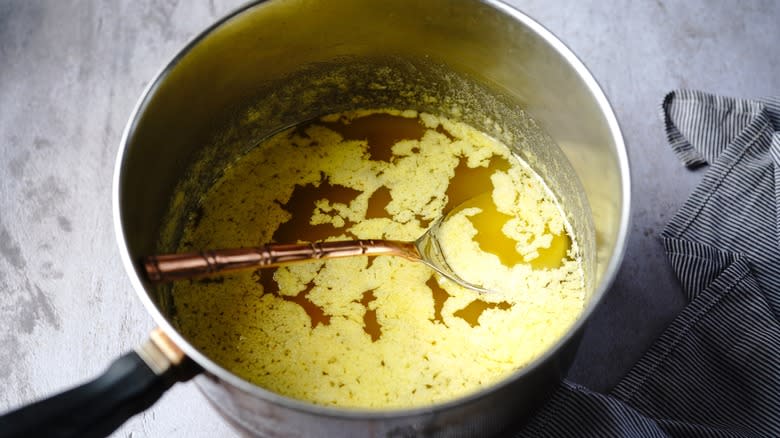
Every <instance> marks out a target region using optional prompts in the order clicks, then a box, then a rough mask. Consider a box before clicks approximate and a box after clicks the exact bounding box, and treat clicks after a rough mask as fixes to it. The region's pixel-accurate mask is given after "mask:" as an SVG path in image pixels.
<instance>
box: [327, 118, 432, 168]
mask: <svg viewBox="0 0 780 438" xmlns="http://www.w3.org/2000/svg"><path fill="white" fill-rule="evenodd" d="M317 124H318V125H322V126H324V127H326V128H328V129H332V130H333V131H336V132H338V133H339V134H341V136H342V137H343V138H344V140H365V141H366V143H367V145H368V153H369V155H370V156H371V159H372V160H379V161H390V160H391V159H392V157H393V151H392V150H391V148H392V147H393V145H394V144H396V143H397V142H398V141H400V140H419V139H421V138H422V136H423V135H425V131H426V128H425V126H423V125H422V123H420V119H418V118H409V117H401V116H397V115H392V114H386V113H374V114H369V115H367V116H363V117H358V118H354V119H351V120H348V119H344V118H340V119H339V120H338V121H336V122H322V121H320V122H317Z"/></svg>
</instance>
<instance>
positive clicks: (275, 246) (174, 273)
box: [143, 240, 420, 282]
mask: <svg viewBox="0 0 780 438" xmlns="http://www.w3.org/2000/svg"><path fill="white" fill-rule="evenodd" d="M361 255H363V256H379V255H392V256H400V257H404V258H407V259H411V260H420V253H419V252H418V251H417V247H416V246H415V244H414V242H400V241H395V240H349V241H342V242H313V243H293V244H289V243H269V244H266V245H263V246H260V247H257V248H240V249H219V250H213V251H202V252H193V253H187V254H163V255H155V256H148V257H145V258H144V260H143V265H144V269H146V275H147V277H148V278H149V280H151V281H152V282H167V281H173V280H183V279H188V278H193V277H202V276H206V275H214V274H218V273H220V272H226V271H236V270H241V269H248V268H272V267H276V266H279V265H283V264H288V263H296V262H305V261H308V260H317V259H333V258H341V257H354V256H361Z"/></svg>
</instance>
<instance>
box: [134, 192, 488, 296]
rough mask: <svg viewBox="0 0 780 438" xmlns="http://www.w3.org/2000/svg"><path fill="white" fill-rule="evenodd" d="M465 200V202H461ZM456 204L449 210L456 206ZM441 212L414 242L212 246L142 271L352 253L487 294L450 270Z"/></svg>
mask: <svg viewBox="0 0 780 438" xmlns="http://www.w3.org/2000/svg"><path fill="white" fill-rule="evenodd" d="M467 202H468V201H467ZM460 209H461V207H460V206H459V207H457V208H455V209H454V210H453V211H458V210H460ZM445 218H446V216H442V217H440V218H438V219H437V220H436V221H434V222H433V224H432V225H431V227H430V228H428V230H427V231H426V232H425V233H424V234H423V235H422V236H420V238H418V239H417V240H415V241H414V242H406V241H398V240H375V239H371V240H347V241H335V242H313V243H292V244H291V243H268V244H265V245H262V246H259V247H256V248H238V249H218V250H210V251H201V252H193V253H187V254H164V255H155V256H148V257H145V258H144V260H143V265H144V268H145V269H146V274H147V276H148V278H149V280H150V281H152V282H168V281H174V280H183V279H188V278H194V277H203V276H208V275H215V274H218V273H222V272H227V271H237V270H242V269H249V268H273V267H277V266H280V265H286V264H291V263H300V262H307V261H312V260H321V259H335V258H342V257H354V256H380V255H384V256H398V257H403V258H405V259H407V260H412V261H415V262H422V263H424V264H425V265H427V266H428V267H430V268H431V269H433V270H434V271H436V272H438V273H439V274H441V275H442V276H444V277H445V278H447V279H449V280H452V281H454V282H455V283H457V284H459V285H461V286H463V287H465V288H468V289H471V290H474V291H477V292H483V293H485V292H492V291H491V290H489V289H485V288H484V287H481V286H479V285H476V284H473V283H470V282H468V281H466V280H464V279H462V278H461V277H460V276H459V275H458V274H456V273H455V272H454V271H453V269H452V268H451V267H450V265H449V263H447V259H446V258H445V257H444V254H443V253H442V251H441V247H440V246H439V240H438V233H439V228H440V227H441V224H442V221H443V220H444V219H445Z"/></svg>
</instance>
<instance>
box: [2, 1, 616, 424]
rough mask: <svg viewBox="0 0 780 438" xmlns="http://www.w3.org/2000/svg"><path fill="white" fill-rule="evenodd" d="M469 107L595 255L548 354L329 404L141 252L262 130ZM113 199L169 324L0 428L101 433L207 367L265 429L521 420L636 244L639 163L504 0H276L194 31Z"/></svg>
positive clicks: (457, 114) (132, 148)
mask: <svg viewBox="0 0 780 438" xmlns="http://www.w3.org/2000/svg"><path fill="white" fill-rule="evenodd" d="M376 107H397V108H402V109H407V108H412V109H418V110H425V111H429V112H433V113H438V114H441V115H443V116H446V117H449V118H452V119H457V120H463V121H465V122H467V123H469V124H471V125H473V126H475V127H477V128H479V129H482V130H484V131H485V132H488V133H490V134H492V135H495V136H496V137H498V138H499V139H501V140H503V141H504V142H505V143H507V144H508V145H509V146H510V147H512V148H514V149H515V150H516V151H517V153H518V154H519V155H520V156H522V157H523V158H524V159H525V160H526V161H527V162H529V163H530V164H531V165H532V166H533V167H534V168H535V169H536V170H537V172H539V173H540V174H541V175H542V176H543V177H544V178H545V179H546V180H547V182H548V184H549V185H550V187H551V188H552V190H553V191H554V192H555V193H556V195H557V196H558V197H559V198H560V200H561V202H562V203H563V205H564V209H565V210H566V211H567V212H568V214H569V220H570V221H571V223H572V225H573V227H574V230H575V234H576V238H577V239H578V241H579V243H580V245H581V248H582V253H583V255H584V260H583V263H584V268H585V272H586V283H587V284H586V286H587V291H588V296H589V299H588V302H587V305H586V309H585V310H584V311H583V313H582V315H581V316H580V318H579V319H578V320H577V322H576V323H575V324H574V326H573V327H571V329H570V330H569V332H568V333H567V334H566V335H565V336H564V337H563V338H562V339H561V340H560V341H559V342H557V343H556V344H555V345H554V346H553V347H552V348H550V349H549V351H547V352H546V353H545V354H543V355H542V356H541V357H539V358H538V359H537V360H535V361H534V362H533V363H532V364H530V365H529V366H527V367H524V368H522V369H520V370H518V371H516V372H514V373H512V374H511V375H509V376H507V377H506V378H504V379H503V380H501V381H500V382H498V383H495V384H493V385H492V386H489V387H487V388H484V389H481V390H479V391H477V392H474V393H472V394H470V395H467V396H465V397H462V398H459V399H456V400H452V401H448V402H445V403H440V404H435V405H431V406H425V407H419V408H413V409H393V410H367V409H343V408H334V407H324V406H319V405H315V404H312V403H307V402H303V401H299V400H293V399H290V398H287V397H284V396H281V395H278V394H275V393H273V392H270V391H268V390H266V389H263V388H261V387H258V386H256V385H253V384H252V383H249V382H247V381H245V380H242V379H241V378H239V377H238V376H236V375H234V374H232V373H231V372H230V370H228V369H225V368H223V367H221V366H219V365H218V364H216V363H215V362H213V361H212V360H211V359H209V358H208V357H206V356H205V355H203V354H202V353H201V352H199V351H198V350H197V349H196V348H195V347H194V346H193V345H191V344H190V343H189V342H188V341H187V339H185V338H184V337H183V336H182V335H181V334H180V333H179V332H178V331H177V329H176V326H175V323H174V322H175V321H174V318H173V316H174V312H175V309H174V307H173V306H172V305H171V303H170V297H169V295H168V294H167V292H168V291H167V289H165V287H158V286H153V285H151V284H150V283H148V282H147V281H146V280H145V279H144V277H143V270H142V266H141V265H140V260H141V258H142V256H144V255H148V254H155V253H160V252H170V251H172V250H175V245H176V243H177V236H178V235H180V232H181V228H182V224H183V218H184V217H186V214H187V212H188V211H191V210H192V209H193V208H194V207H195V206H196V204H197V200H198V194H199V193H202V192H203V190H205V188H206V187H208V185H209V184H210V183H211V182H213V181H214V179H215V178H216V177H217V176H218V175H219V172H220V171H221V169H224V167H225V166H226V165H227V164H228V163H230V162H231V161H232V160H234V159H235V158H236V157H237V156H239V155H240V154H241V153H243V152H245V151H246V150H247V149H248V148H250V147H252V146H254V145H255V144H256V142H257V141H258V140H259V139H262V138H264V137H267V136H268V135H270V134H272V133H274V132H277V131H278V130H279V129H282V128H285V127H288V126H292V125H294V124H295V123H300V122H302V121H306V120H311V119H312V118H315V117H317V116H320V115H323V114H327V113H333V112H337V111H343V110H346V109H355V108H376ZM113 193H114V204H113V209H114V211H113V214H114V223H115V228H116V236H117V242H118V244H119V248H120V252H121V255H122V259H123V261H124V265H125V267H126V270H127V273H128V276H129V278H130V281H131V283H132V284H133V287H134V288H135V290H136V292H137V294H138V296H139V298H140V299H141V301H143V303H144V305H145V306H146V308H147V309H148V311H149V313H150V314H151V315H152V317H153V318H154V320H155V321H156V322H157V324H158V325H159V329H158V330H156V331H155V332H154V333H152V335H151V336H150V338H149V340H148V341H147V342H146V343H145V344H144V345H142V346H141V347H139V348H138V349H136V351H134V352H131V353H129V354H127V355H125V356H123V357H122V358H120V359H118V360H117V361H115V362H114V364H113V365H111V366H110V367H109V369H108V370H107V371H106V373H105V374H104V375H102V376H100V377H98V378H97V379H96V380H94V381H92V382H89V383H87V384H85V385H83V386H81V387H78V388H75V389H72V390H70V391H68V392H66V393H63V394H60V395H58V396H55V397H53V398H51V399H48V400H44V401H41V402H38V403H35V404H33V405H30V406H27V407H24V408H21V409H19V410H17V411H14V412H11V413H9V414H6V415H4V416H3V417H0V436H3V437H6V436H79V437H88V436H101V435H105V434H108V433H110V432H111V431H112V430H114V429H115V428H116V427H118V425H120V424H121V423H122V422H123V421H124V420H126V419H127V418H129V417H130V416H132V415H134V414H136V413H138V412H140V411H141V410H143V409H145V408H147V407H148V406H150V405H151V404H152V403H154V401H155V400H157V398H159V396H160V395H161V394H162V393H163V392H164V391H165V390H166V389H167V388H169V387H170V386H171V385H172V384H174V383H175V382H178V381H184V380H188V379H190V378H192V377H193V376H195V377H194V382H195V384H196V385H198V386H199V387H200V389H201V390H202V392H203V393H204V395H205V396H206V398H207V399H208V400H209V401H210V402H211V403H212V404H213V406H214V408H215V409H217V410H218V411H219V412H220V413H221V414H222V415H223V416H224V417H225V418H226V419H227V420H228V421H229V422H230V423H232V424H233V425H234V426H235V427H237V428H238V429H240V430H241V431H243V432H245V433H247V434H250V435H257V436H339V437H347V436H360V437H362V436H488V435H490V434H493V433H497V432H500V431H502V430H505V429H506V428H507V427H509V426H510V425H512V424H517V423H520V422H522V421H523V420H524V419H525V418H526V417H527V416H528V415H530V414H532V413H533V411H534V410H535V409H536V408H537V407H539V406H540V404H542V403H543V402H544V400H545V399H546V398H547V397H549V395H550V394H551V392H552V391H553V390H554V389H555V387H556V385H557V383H558V382H559V381H560V379H561V377H562V375H563V374H564V373H565V371H566V369H567V367H568V366H569V363H570V361H571V359H572V356H573V353H574V351H575V349H576V346H577V343H578V342H579V338H580V335H581V333H582V328H583V325H584V324H585V323H586V321H587V319H588V318H589V317H590V315H591V314H592V313H593V309H594V308H595V307H596V306H597V305H598V303H599V301H601V298H602V296H603V295H604V293H605V291H606V290H607V288H608V287H609V285H610V283H611V282H612V280H613V278H614V277H615V274H616V272H617V269H618V266H619V264H620V262H621V259H622V257H623V250H624V246H625V242H626V233H627V227H628V218H629V204H630V202H629V201H630V200H629V193H630V189H629V167H628V160H627V157H626V150H625V145H624V143H623V137H622V135H621V132H620V129H619V127H618V124H617V121H616V119H615V116H614V114H613V111H612V109H611V107H610V105H609V103H608V102H607V99H606V98H605V96H604V93H603V92H602V91H601V89H600V88H599V86H598V84H597V83H596V81H595V80H594V78H593V77H592V76H591V74H590V73H589V72H588V71H587V69H586V68H585V67H584V65H583V64H582V63H581V62H580V61H579V60H578V59H577V58H576V57H575V56H574V55H573V54H572V53H571V51H569V49H567V48H566V47H565V46H564V45H563V43H561V42H560V41H559V40H558V39H557V38H556V37H555V36H553V35H552V34H551V33H550V32H549V31H547V30H546V29H545V28H543V27H542V26H541V25H539V24H538V23H536V22H535V21H533V20H532V19H530V18H529V17H527V16H526V15H524V14H522V13H521V12H519V11H517V10H515V9H513V8H511V7H509V6H507V5H505V4H502V3H500V2H499V1H496V0H481V1H480V0H426V1H417V0H394V1H388V2H368V1H365V0H327V1H325V0H321V1H315V0H269V1H259V2H253V3H250V4H247V5H246V6H243V7H241V8H240V9H238V10H237V11H235V12H233V13H232V14H230V15H228V16H227V17H225V18H223V19H222V20H220V21H219V22H217V23H216V24H214V25H213V26H211V27H210V28H209V29H207V30H206V31H205V32H203V33H202V34H201V35H199V36H198V37H197V38H195V39H194V40H193V41H192V42H191V43H190V44H189V45H187V47H185V48H184V49H183V50H182V51H181V52H180V53H179V54H178V55H176V57H175V58H174V59H173V60H172V61H171V62H170V63H169V64H168V66H166V67H165V68H164V69H163V70H162V71H161V72H160V73H159V74H158V75H157V77H156V78H155V79H154V80H153V81H152V83H151V85H150V86H149V87H148V88H147V90H146V92H145V93H144V94H143V96H142V97H141V99H140V101H139V103H138V105H137V107H136V109H135V111H134V112H133V114H132V116H131V118H130V121H129V122H128V124H127V128H126V130H125V133H124V136H123V138H122V143H121V146H120V148H119V154H118V157H117V162H116V171H115V176H114V189H113Z"/></svg>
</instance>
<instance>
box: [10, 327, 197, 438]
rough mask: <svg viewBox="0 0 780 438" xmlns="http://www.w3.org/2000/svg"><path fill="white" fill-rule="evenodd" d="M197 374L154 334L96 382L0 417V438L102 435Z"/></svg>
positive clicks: (168, 343)
mask: <svg viewBox="0 0 780 438" xmlns="http://www.w3.org/2000/svg"><path fill="white" fill-rule="evenodd" d="M199 370H200V369H199V367H198V366H197V365H196V364H195V363H194V362H192V361H191V360H190V359H189V358H187V357H186V356H184V354H183V353H181V350H179V349H178V348H177V347H176V346H175V345H174V344H173V343H172V342H171V341H170V340H169V339H168V338H167V336H165V334H164V333H163V332H162V331H161V330H159V329H157V330H155V331H154V332H153V333H152V335H151V336H150V338H149V340H147V341H146V342H145V343H144V344H143V345H141V346H140V347H138V348H137V349H136V350H135V351H133V352H131V353H127V354H125V355H123V356H121V357H120V358H118V359H116V360H115V361H114V362H113V363H112V364H111V366H109V367H108V369H107V370H106V371H105V372H104V373H103V374H102V375H101V376H99V377H97V378H96V379H94V380H92V381H90V382H87V383H85V384H83V385H81V386H78V387H75V388H73V389H70V390H68V391H65V392H63V393H61V394H57V395H54V396H52V397H49V398H47V399H44V400H41V401H38V402H35V403H33V404H30V405H28V406H24V407H22V408H19V409H17V410H15V411H12V412H9V413H7V414H5V415H3V416H0V438H21V437H63V438H64V437H85V438H90V437H104V436H107V435H108V434H110V433H111V432H113V431H114V430H115V429H116V428H118V427H119V426H120V425H121V424H122V423H124V422H125V421H126V420H127V419H129V418H130V417H132V416H133V415H135V414H137V413H139V412H141V411H143V410H145V409H147V408H149V407H150V406H151V405H152V404H154V402H156V401H157V400H158V399H159V398H160V396H162V395H163V393H164V392H165V391H166V390H167V389H168V388H170V387H171V386H172V385H173V384H174V383H176V382H178V381H184V380H188V379H190V378H192V377H193V376H194V375H195V374H197V373H198V372H199Z"/></svg>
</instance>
